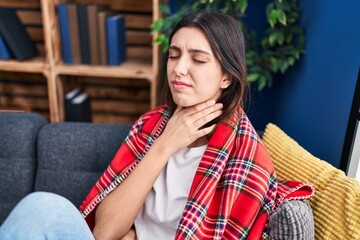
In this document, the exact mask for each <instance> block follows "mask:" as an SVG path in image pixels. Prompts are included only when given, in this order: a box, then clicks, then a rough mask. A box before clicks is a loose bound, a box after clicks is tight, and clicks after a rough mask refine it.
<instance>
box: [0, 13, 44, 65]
mask: <svg viewBox="0 0 360 240" xmlns="http://www.w3.org/2000/svg"><path fill="white" fill-rule="evenodd" d="M37 55H38V51H37V49H36V46H35V43H34V42H33V41H32V40H31V38H30V36H29V34H28V32H27V31H26V27H25V26H24V25H23V24H22V23H21V21H20V19H19V17H18V15H17V14H16V9H13V8H4V7H1V8H0V60H6V59H17V60H27V59H30V58H33V57H35V56H37Z"/></svg>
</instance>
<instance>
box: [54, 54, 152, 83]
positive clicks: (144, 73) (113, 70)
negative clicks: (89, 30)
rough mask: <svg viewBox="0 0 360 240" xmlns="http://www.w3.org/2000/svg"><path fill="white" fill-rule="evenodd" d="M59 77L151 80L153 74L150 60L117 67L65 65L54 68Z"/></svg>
mask: <svg viewBox="0 0 360 240" xmlns="http://www.w3.org/2000/svg"><path fill="white" fill-rule="evenodd" d="M55 71H56V73H57V74H59V75H73V76H91V77H118V78H144V79H148V80H152V79H153V78H154V73H153V69H152V65H151V60H150V61H149V60H144V61H141V60H139V59H136V60H131V59H130V60H128V61H126V62H124V63H123V64H121V65H119V66H103V65H66V64H61V65H58V66H56V67H55Z"/></svg>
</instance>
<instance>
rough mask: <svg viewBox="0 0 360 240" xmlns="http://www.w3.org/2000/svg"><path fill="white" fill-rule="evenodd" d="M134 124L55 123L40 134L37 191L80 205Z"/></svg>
mask: <svg viewBox="0 0 360 240" xmlns="http://www.w3.org/2000/svg"><path fill="white" fill-rule="evenodd" d="M129 130H130V125H111V124H91V123H69V122H68V123H53V124H48V125H47V126H45V127H44V128H43V129H41V131H40V133H39V139H38V170H37V176H36V182H35V190H36V191H49V192H54V193H57V194H60V195H62V196H64V197H66V198H68V199H69V200H70V201H71V202H73V203H74V204H75V205H76V206H80V204H81V202H82V201H83V199H84V198H85V197H86V195H87V194H88V192H89V191H90V188H91V187H92V186H93V185H94V184H95V182H96V180H97V179H98V178H99V177H100V175H101V174H102V172H103V171H104V170H105V168H106V167H107V166H108V164H109V163H110V161H111V160H112V158H113V156H114V155H115V153H116V151H117V149H118V148H119V146H120V145H121V144H122V142H123V140H124V139H125V137H126V135H127V134H128V131H129Z"/></svg>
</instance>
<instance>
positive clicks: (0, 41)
mask: <svg viewBox="0 0 360 240" xmlns="http://www.w3.org/2000/svg"><path fill="white" fill-rule="evenodd" d="M11 58H13V55H12V53H11V51H10V49H9V47H8V46H7V45H6V42H5V40H4V38H3V37H2V36H1V35H0V59H2V60H4V59H11Z"/></svg>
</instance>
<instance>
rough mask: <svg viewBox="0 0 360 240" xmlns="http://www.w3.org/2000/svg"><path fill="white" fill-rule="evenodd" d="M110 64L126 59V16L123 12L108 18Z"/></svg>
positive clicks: (117, 63)
mask: <svg viewBox="0 0 360 240" xmlns="http://www.w3.org/2000/svg"><path fill="white" fill-rule="evenodd" d="M106 31H107V54H108V65H113V66H116V65H119V64H121V63H122V62H124V61H125V60H126V38H125V17H124V15H122V14H117V15H114V16H109V17H107V18H106Z"/></svg>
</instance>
